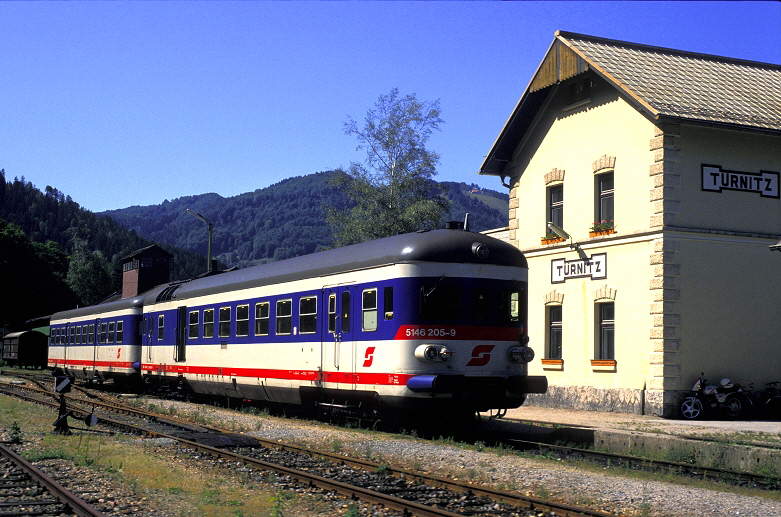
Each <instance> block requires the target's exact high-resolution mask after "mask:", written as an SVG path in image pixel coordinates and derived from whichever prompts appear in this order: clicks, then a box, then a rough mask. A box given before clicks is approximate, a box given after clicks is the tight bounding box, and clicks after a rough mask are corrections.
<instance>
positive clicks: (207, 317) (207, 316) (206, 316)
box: [203, 309, 214, 339]
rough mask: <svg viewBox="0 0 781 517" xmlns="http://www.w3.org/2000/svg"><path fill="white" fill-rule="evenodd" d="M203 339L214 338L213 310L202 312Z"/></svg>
mask: <svg viewBox="0 0 781 517" xmlns="http://www.w3.org/2000/svg"><path fill="white" fill-rule="evenodd" d="M203 337H204V338H207V339H210V338H213V337H214V309H204V310H203Z"/></svg>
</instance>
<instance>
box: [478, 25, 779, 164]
mask: <svg viewBox="0 0 781 517" xmlns="http://www.w3.org/2000/svg"><path fill="white" fill-rule="evenodd" d="M589 70H591V71H593V72H594V73H596V74H598V75H599V76H601V77H602V78H604V79H605V80H606V81H608V83H610V84H611V85H613V86H614V87H615V88H616V89H617V90H619V91H620V92H621V93H622V94H623V95H624V96H625V98H626V99H627V100H628V101H629V102H630V103H632V104H633V105H634V106H635V108H636V109H638V111H642V112H644V113H646V114H647V116H649V117H651V118H652V119H655V120H659V119H662V118H671V119H678V120H682V121H691V122H704V123H711V124H724V125H728V126H738V127H742V128H746V129H758V130H764V131H773V132H781V65H774V64H769V63H758V62H754V61H745V60H739V59H731V58H725V57H719V56H712V55H707V54H698V53H694V52H684V51H680V50H674V49H668V48H662V47H653V46H649V45H640V44H635V43H628V42H624V41H616V40H609V39H604V38H596V37H593V36H586V35H582V34H574V33H568V32H562V31H557V32H556V36H555V38H554V40H553V43H552V44H551V46H550V48H549V50H548V52H547V54H546V55H545V57H544V58H543V60H542V63H541V64H540V66H539V68H538V69H537V71H536V72H535V74H534V77H533V78H532V80H531V82H530V83H529V86H528V87H527V89H526V91H525V92H524V94H523V96H522V97H521V100H520V101H519V102H518V105H517V106H516V108H515V110H514V112H513V114H512V115H511V116H510V119H509V120H508V121H507V124H505V127H504V128H503V129H502V132H501V133H500V135H499V137H498V138H497V140H496V142H495V143H494V146H493V148H492V149H491V152H490V153H489V154H488V156H487V157H486V159H485V161H484V162H483V166H482V167H481V169H480V173H481V174H488V175H502V174H501V173H502V171H503V170H504V165H505V164H506V163H507V162H508V161H509V159H510V156H511V154H512V152H513V151H514V149H515V147H517V145H518V143H519V142H520V141H521V139H522V138H523V135H524V133H525V131H526V130H527V129H528V127H529V124H530V123H531V119H532V118H533V117H534V115H535V114H536V113H537V110H538V109H540V108H541V106H542V105H543V102H542V101H543V99H544V95H546V94H547V92H548V88H549V87H551V86H555V85H557V84H559V83H561V82H562V81H565V80H567V79H569V78H571V77H574V76H576V75H579V74H581V73H584V72H586V71H589Z"/></svg>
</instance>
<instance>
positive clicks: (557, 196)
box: [545, 184, 564, 234]
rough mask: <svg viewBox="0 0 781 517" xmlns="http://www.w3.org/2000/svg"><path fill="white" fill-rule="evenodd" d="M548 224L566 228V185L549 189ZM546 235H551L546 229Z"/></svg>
mask: <svg viewBox="0 0 781 517" xmlns="http://www.w3.org/2000/svg"><path fill="white" fill-rule="evenodd" d="M547 190H548V192H547V194H548V207H547V208H548V222H551V223H553V224H555V225H556V226H558V227H559V228H563V227H564V185H562V184H559V185H553V186H551V187H548V189H547ZM545 233H546V234H547V233H549V230H548V228H547V227H546V228H545Z"/></svg>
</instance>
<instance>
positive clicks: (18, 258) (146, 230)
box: [0, 170, 509, 333]
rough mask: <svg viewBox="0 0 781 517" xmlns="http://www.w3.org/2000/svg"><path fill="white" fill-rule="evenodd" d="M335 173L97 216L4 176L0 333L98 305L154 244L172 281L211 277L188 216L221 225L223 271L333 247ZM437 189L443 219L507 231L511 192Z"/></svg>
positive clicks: (53, 192) (0, 189)
mask: <svg viewBox="0 0 781 517" xmlns="http://www.w3.org/2000/svg"><path fill="white" fill-rule="evenodd" d="M332 174H333V172H331V171H327V172H320V173H316V174H310V175H306V176H299V177H293V178H289V179H286V180H283V181H280V182H278V183H276V184H274V185H271V186H269V187H266V188H263V189H258V190H255V191H254V192H248V193H245V194H240V195H238V196H234V197H229V198H224V197H222V196H220V195H218V194H215V193H209V194H202V195H198V196H190V197H182V198H178V199H174V200H172V201H168V200H166V201H164V202H163V203H161V204H159V205H152V206H143V207H141V206H133V207H129V208H124V209H120V210H111V211H108V212H103V213H98V214H95V213H93V212H90V211H88V210H85V209H84V208H82V207H81V206H80V205H79V204H78V203H77V202H76V201H74V200H73V199H71V197H70V196H68V195H65V194H64V193H63V192H60V191H58V190H57V189H56V188H55V187H52V186H46V188H45V189H44V190H43V191H41V190H40V189H38V188H37V187H36V186H35V185H33V183H32V182H30V181H27V180H26V179H25V178H24V177H22V178H14V179H13V180H12V181H10V180H6V177H5V171H4V170H0V285H2V293H1V294H0V333H2V331H3V329H5V330H6V331H9V330H10V331H14V330H22V329H24V328H27V326H26V321H27V320H30V319H33V318H37V317H45V316H48V315H50V314H52V313H53V312H56V311H60V310H65V309H71V308H75V307H78V306H84V305H89V304H94V303H98V302H99V301H101V300H102V299H104V298H105V297H107V296H109V295H111V294H112V293H114V292H116V291H118V290H120V286H121V272H120V263H121V259H122V257H125V256H127V255H129V254H130V253H132V252H133V251H135V250H138V249H141V248H144V247H146V246H149V245H151V244H153V243H157V244H159V245H161V246H162V247H164V248H165V249H166V250H167V251H169V252H170V253H171V254H173V255H174V271H173V272H172V280H175V279H186V278H192V277H194V276H197V275H199V274H201V273H203V272H204V271H205V270H206V258H205V257H206V247H207V230H206V225H205V224H204V223H203V222H202V221H199V220H198V219H196V218H195V217H192V216H191V215H190V214H189V213H187V210H186V209H188V208H189V209H190V210H192V211H194V212H197V213H200V214H202V215H203V216H205V217H206V218H208V219H209V220H210V221H211V222H212V223H213V224H214V235H213V250H214V251H213V254H214V256H215V258H217V259H219V262H220V265H221V267H247V266H251V265H255V264H259V263H264V262H270V261H275V260H282V259H286V258H290V257H295V256H298V255H304V254H308V253H313V252H315V251H318V250H322V249H327V248H329V247H331V246H332V236H331V232H330V229H329V227H328V225H327V224H326V222H325V210H326V207H334V208H337V209H339V208H340V207H341V208H346V207H349V203H350V201H349V199H348V198H347V196H345V195H344V194H343V193H342V192H340V190H339V189H338V188H337V187H335V186H334V184H333V183H332V182H331V181H330V178H331V175H332ZM434 186H435V187H436V188H438V189H439V191H440V195H442V196H444V197H445V198H447V199H448V200H449V201H450V203H451V210H450V213H449V214H448V215H447V217H446V218H445V220H458V221H463V220H464V216H465V214H466V213H469V214H470V215H469V221H470V229H471V230H473V231H481V230H487V229H491V228H499V227H504V226H506V225H507V207H508V202H509V201H508V195H507V194H502V193H499V192H494V191H491V190H482V191H480V190H479V188H478V187H477V186H476V185H468V184H466V183H456V182H438V183H436V184H435V185H434Z"/></svg>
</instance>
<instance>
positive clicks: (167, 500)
mask: <svg viewBox="0 0 781 517" xmlns="http://www.w3.org/2000/svg"><path fill="white" fill-rule="evenodd" d="M53 420H54V417H53V413H52V412H51V411H50V410H47V409H45V408H42V407H39V406H36V405H32V404H27V403H23V402H20V401H16V400H14V399H12V398H10V397H2V396H0V428H3V429H5V430H7V431H9V432H10V434H11V435H13V436H17V437H19V439H21V440H25V441H26V440H30V441H34V442H37V443H38V445H37V446H36V447H35V448H30V449H28V452H26V453H25V454H24V456H25V457H26V458H27V459H28V460H29V461H40V460H45V459H64V460H69V461H72V462H73V463H75V464H76V465H78V466H81V467H87V468H90V469H93V470H95V471H99V472H101V473H102V474H103V475H105V476H108V477H112V478H114V479H115V480H116V481H117V482H119V483H122V484H123V485H125V487H126V488H127V489H129V490H132V491H133V492H134V493H135V494H136V495H137V496H138V497H139V498H145V499H146V500H147V504H156V505H158V507H159V508H161V509H164V510H165V511H166V512H172V513H173V514H174V515H176V516H177V517H179V516H181V517H190V516H196V515H197V516H208V517H242V516H246V517H249V516H257V517H263V516H269V515H273V514H274V512H275V511H276V512H277V515H279V516H282V515H283V514H282V513H280V512H281V510H282V507H283V506H284V509H285V513H284V515H288V513H289V515H302V514H307V515H308V514H311V515H326V514H330V509H329V507H328V506H327V505H326V503H324V502H322V501H318V500H304V499H303V498H302V497H299V496H294V495H293V494H290V493H287V492H284V494H283V495H282V496H280V495H279V494H280V489H279V488H277V487H275V486H273V484H274V482H275V481H276V477H275V476H267V477H266V482H267V483H268V482H269V481H270V485H266V484H263V485H259V483H258V481H257V480H256V479H254V478H251V477H250V476H249V475H247V474H246V473H244V472H234V471H232V470H229V469H221V468H203V467H198V466H196V464H195V463H194V462H190V461H188V460H185V459H182V458H177V457H174V456H172V454H173V452H172V451H169V450H168V449H165V448H163V447H158V446H157V445H154V441H152V440H140V439H138V438H137V437H128V436H124V435H116V436H108V435H92V434H80V433H76V434H72V435H70V436H61V435H55V434H52V433H50V431H51V429H52V426H51V422H52V421H53ZM71 423H72V424H75V422H74V421H71ZM279 501H284V505H282V503H280V502H279ZM302 507H309V508H310V510H311V511H309V510H306V509H304V510H302V509H301V508H302ZM275 508H276V509H275Z"/></svg>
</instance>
